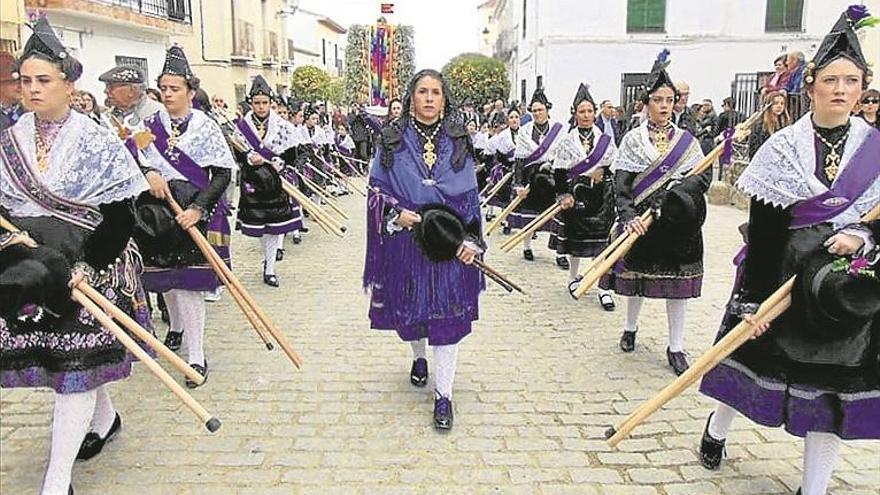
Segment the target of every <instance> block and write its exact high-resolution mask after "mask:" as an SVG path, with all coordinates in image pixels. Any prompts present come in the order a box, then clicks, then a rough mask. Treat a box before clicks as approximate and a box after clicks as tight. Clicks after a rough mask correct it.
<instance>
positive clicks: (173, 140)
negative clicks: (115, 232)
mask: <svg viewBox="0 0 880 495" xmlns="http://www.w3.org/2000/svg"><path fill="white" fill-rule="evenodd" d="M198 85H199V80H198V79H197V78H196V76H195V75H194V74H193V73H192V71H191V70H190V67H189V63H188V62H187V60H186V55H184V53H183V50H182V49H181V48H180V47H179V46H177V45H174V46H172V47H171V48H169V49H168V53H167V54H166V57H165V66H164V68H163V69H162V73H161V74H160V75H159V79H158V86H159V89H160V90H161V91H162V100H163V104H164V105H165V108H164V109H163V110H160V111H159V112H157V113H156V114H154V115H151V116H150V117H148V118H147V119H146V120H145V121H144V122H145V125H146V127H147V129H149V130H150V132H152V134H153V136H154V137H155V139H154V140H153V142H152V143H151V144H150V145H149V146H148V147H146V148H145V149H143V150H141V151H140V163H141V165H142V166H143V167H145V168H146V170H147V172H146V178H147V181H148V182H149V183H150V191H149V193H147V194H142V195H141V197H140V198H139V199H138V213H139V216H140V217H141V221H142V224H145V223H149V224H150V225H148V226H147V228H146V229H144V228H139V229H137V230H136V231H135V236H136V238H137V240H138V244H139V245H140V247H141V250H142V251H143V253H144V262H145V265H146V269H145V271H144V285H146V287H147V290H149V291H151V292H161V293H164V297H165V303H166V304H167V305H168V311H169V313H170V317H171V323H170V326H169V329H168V334H167V335H166V337H165V345H166V346H168V348H170V349H172V350H177V349H180V346H181V342H182V340H183V338H184V337H185V339H186V344H187V355H188V361H189V364H190V366H191V367H192V368H193V369H194V370H196V371H197V372H199V374H201V375H203V376H205V377H206V378H207V376H208V361H207V359H206V358H205V350H204V335H205V299H204V292H206V291H213V290H215V289H216V288H217V287H218V286H219V285H220V281H219V280H218V278H217V275H216V274H215V273H214V270H213V269H212V268H211V265H210V264H209V263H208V261H207V260H206V259H205V257H204V255H203V254H202V252H201V251H199V248H198V247H197V246H196V244H195V242H194V241H193V240H192V238H190V236H189V235H188V234H187V233H186V232H185V230H186V229H189V228H190V227H196V228H198V229H199V230H200V231H201V232H202V233H203V234H206V237H207V239H208V242H210V243H211V245H212V246H213V247H214V249H215V251H217V253H218V254H219V255H220V257H221V258H223V259H224V261H225V262H226V263H227V264H228V263H229V234H230V231H229V222H228V220H227V215H228V213H229V207H228V205H227V204H226V202H225V201H224V200H223V197H222V196H223V193H224V191H225V190H226V187H227V186H228V184H229V180H230V177H231V176H232V171H233V169H234V168H235V160H234V159H233V157H232V153H231V152H230V151H229V145H228V144H227V142H226V138H225V137H224V136H223V132H222V131H221V130H220V126H219V125H218V124H217V123H216V122H214V120H212V119H211V118H210V117H208V116H207V115H205V113H204V112H202V111H201V110H195V109H193V108H192V97H193V95H194V93H195V89H196V88H198ZM166 198H173V199H174V200H176V201H177V203H178V204H180V206H181V207H182V208H184V211H183V212H182V213H180V214H179V215H174V214H173V213H172V212H171V210H170V208H169V206H168V203H167V199H166ZM186 384H187V386H188V387H190V388H195V387H197V386H198V384H196V383H195V382H193V381H191V380H189V379H187V381H186Z"/></svg>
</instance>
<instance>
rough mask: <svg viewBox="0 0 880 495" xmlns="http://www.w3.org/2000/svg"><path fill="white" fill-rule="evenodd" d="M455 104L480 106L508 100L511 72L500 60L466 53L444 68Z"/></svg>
mask: <svg viewBox="0 0 880 495" xmlns="http://www.w3.org/2000/svg"><path fill="white" fill-rule="evenodd" d="M443 77H444V78H445V79H446V81H447V82H448V83H449V90H450V91H451V92H452V98H453V101H454V102H455V103H456V104H457V105H460V104H462V103H464V102H465V101H466V100H471V101H473V102H474V104H475V105H476V106H478V107H479V106H480V105H482V104H484V103H487V102H489V101H492V100H495V99H498V98H500V99H502V100H507V97H508V95H509V94H510V81H509V80H508V79H507V69H505V67H504V64H503V63H502V62H501V61H500V60H497V59H494V58H491V57H487V56H485V55H480V54H478V53H463V54H461V55H458V56H457V57H454V58H453V59H452V60H450V61H449V63H447V64H446V65H445V66H444V67H443Z"/></svg>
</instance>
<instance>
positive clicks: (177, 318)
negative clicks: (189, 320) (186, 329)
mask: <svg viewBox="0 0 880 495" xmlns="http://www.w3.org/2000/svg"><path fill="white" fill-rule="evenodd" d="M176 293H177V291H175V290H169V291H168V292H165V293H164V294H162V297H164V298H165V307H166V308H167V309H168V330H169V331H172V332H177V333H180V332H182V331H183V320H184V317H183V315H182V314H181V313H180V310H179V308H180V305H179V304H177V303H176Z"/></svg>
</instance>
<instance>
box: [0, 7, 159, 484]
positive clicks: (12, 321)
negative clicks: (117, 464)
mask: <svg viewBox="0 0 880 495" xmlns="http://www.w3.org/2000/svg"><path fill="white" fill-rule="evenodd" d="M17 71H18V74H19V75H20V81H21V87H22V91H23V96H24V101H25V103H26V105H27V107H28V108H30V109H31V110H32V112H31V113H26V114H24V115H23V116H22V117H21V118H20V119H19V121H18V123H17V124H16V125H15V126H13V127H11V128H9V129H7V130H5V131H4V132H3V133H2V134H0V212H2V214H3V216H4V217H5V218H6V219H7V220H10V221H11V222H12V223H13V224H14V225H15V226H16V227H18V228H20V229H22V231H23V232H22V233H11V232H6V231H2V230H0V312H2V314H0V377H2V381H0V383H2V386H3V387H48V388H51V389H53V390H54V391H55V407H54V412H53V416H52V435H51V449H50V451H49V464H48V466H47V468H46V474H45V477H44V480H43V487H42V490H41V493H43V494H45V495H63V494H67V493H73V488H72V486H71V470H72V468H73V463H74V460H75V459H89V458H91V457H94V456H95V455H97V454H98V453H99V452H100V451H101V449H102V448H103V446H104V444H105V442H106V441H108V440H109V439H111V438H112V437H113V436H114V435H116V434H117V433H118V431H119V429H120V428H121V425H122V423H121V419H120V416H119V414H118V413H117V412H116V410H115V409H114V407H113V404H112V402H111V400H110V395H109V392H108V390H107V387H106V385H107V384H108V383H110V382H113V381H117V380H122V379H124V378H126V377H128V375H129V374H130V373H131V363H132V361H133V357H132V356H131V355H130V354H129V353H128V352H127V351H126V350H125V348H124V347H123V346H122V344H121V343H120V342H119V341H118V340H117V339H116V338H115V337H114V336H113V334H112V333H110V332H109V331H108V330H106V329H104V328H103V327H102V326H101V325H100V324H99V323H98V322H97V321H96V320H95V318H94V317H93V316H92V315H91V314H89V313H88V312H87V311H86V310H85V309H84V308H82V307H80V306H78V305H74V304H73V302H72V301H70V289H69V287H76V286H77V285H78V284H79V283H80V282H83V281H85V282H88V283H89V284H91V285H92V286H93V287H94V288H95V289H96V290H98V291H99V292H101V293H102V294H103V295H105V296H106V297H107V298H108V299H109V300H110V301H112V302H113V303H115V304H116V305H117V306H118V307H119V308H120V309H121V310H122V311H124V312H126V313H127V314H129V315H130V316H131V317H132V318H134V319H135V320H137V321H138V322H140V324H141V325H143V326H145V327H149V325H150V323H149V320H150V318H149V313H148V311H147V306H146V299H145V295H144V291H143V287H142V286H141V282H140V272H141V264H140V257H139V255H138V253H137V250H136V248H135V247H134V244H133V243H130V238H131V232H132V226H133V224H134V210H133V200H134V198H135V197H137V195H138V194H140V193H141V192H143V191H145V190H146V189H147V182H146V181H145V180H144V177H143V174H142V173H141V171H140V169H139V168H138V166H137V164H136V163H135V161H134V159H133V158H132V157H131V155H130V154H129V153H128V151H127V150H126V149H125V147H124V146H123V145H122V143H121V142H120V141H119V139H118V138H117V137H116V135H115V134H114V133H112V132H111V131H110V130H108V129H105V128H103V127H101V126H100V125H98V124H96V123H95V122H94V121H92V120H91V119H89V118H88V117H87V116H85V115H82V114H80V113H78V112H74V111H71V110H70V106H69V101H70V95H71V93H72V92H73V91H74V83H75V82H76V80H77V79H78V78H79V76H80V75H81V74H82V65H80V63H79V62H78V61H77V60H76V59H75V58H73V57H72V56H71V55H70V54H69V53H68V52H67V50H66V49H65V48H64V46H63V45H62V44H61V42H60V41H59V40H58V38H56V36H55V33H54V31H53V30H52V27H51V26H50V25H49V23H48V22H47V21H46V19H45V18H41V19H40V20H38V21H37V23H36V25H35V26H34V34H33V35H32V36H31V38H30V39H29V40H28V42H27V44H26V45H25V48H24V52H23V54H22V56H21V58H20V59H19V67H18V69H17ZM68 280H69V282H68ZM44 284H45V285H44Z"/></svg>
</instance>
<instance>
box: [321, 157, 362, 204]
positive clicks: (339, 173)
mask: <svg viewBox="0 0 880 495" xmlns="http://www.w3.org/2000/svg"><path fill="white" fill-rule="evenodd" d="M322 161H323V160H322ZM323 163H324V165H326V166H327V168H329V169H330V171H331V172H333V173H334V174H336V176H337V177H339V179H340V180H341V181H342V182H344V183H345V185H347V186H349V187H350V188H351V189H352V190H353V191H354V192H356V193H358V194H360V195H361V196H363V197H365V198H366V197H367V191H365V190H364V189H363V188H361V187H360V186H359V185H357V184H355V183H354V182H353V181H352V180H351V178H350V177H349V176H347V175H345V174H343V173H342V171H340V170H339V169H338V168H336V167H334V166H333V165H332V164H330V163H328V162H326V161H324V162H323Z"/></svg>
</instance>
